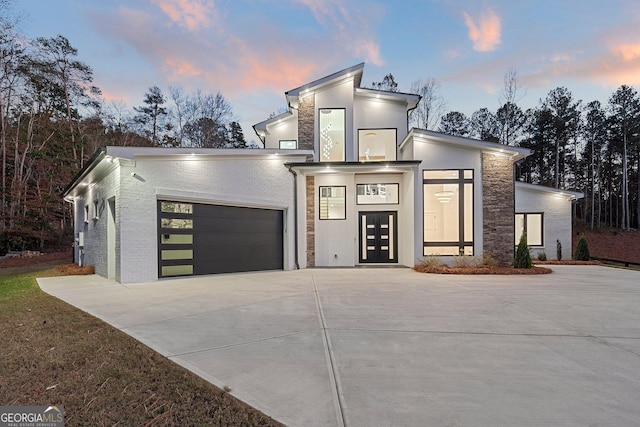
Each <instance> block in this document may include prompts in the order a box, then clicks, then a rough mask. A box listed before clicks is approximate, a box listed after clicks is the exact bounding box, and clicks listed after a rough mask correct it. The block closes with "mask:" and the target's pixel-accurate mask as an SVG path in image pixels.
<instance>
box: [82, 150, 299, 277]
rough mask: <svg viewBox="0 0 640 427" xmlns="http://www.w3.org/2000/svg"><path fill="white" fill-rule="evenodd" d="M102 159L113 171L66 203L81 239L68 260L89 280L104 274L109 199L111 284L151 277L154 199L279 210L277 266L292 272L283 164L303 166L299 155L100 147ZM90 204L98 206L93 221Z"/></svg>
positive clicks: (289, 187)
mask: <svg viewBox="0 0 640 427" xmlns="http://www.w3.org/2000/svg"><path fill="white" fill-rule="evenodd" d="M106 153H107V155H108V156H113V158H114V159H116V161H115V163H114V166H113V167H112V168H111V170H110V171H109V172H108V173H106V174H105V175H104V176H101V177H98V178H96V181H95V182H91V183H89V185H87V186H86V187H83V189H82V190H80V189H79V188H78V187H79V186H77V187H76V189H77V191H78V193H79V194H78V195H77V196H76V197H75V203H74V204H75V221H76V224H75V227H76V236H77V235H78V232H83V233H84V246H83V247H82V248H79V247H76V252H77V254H78V256H79V257H77V258H76V259H78V260H81V262H82V263H83V264H87V265H89V264H92V265H94V266H95V268H96V273H97V274H100V275H102V276H107V277H108V276H109V265H108V264H109V254H108V251H109V245H108V242H107V241H108V220H109V215H108V212H107V209H109V199H112V201H113V200H115V207H116V215H115V230H116V232H115V257H114V258H113V262H114V263H115V265H116V266H117V268H116V269H115V279H116V280H118V281H119V282H121V283H131V282H145V281H153V280H157V278H158V254H157V239H158V231H157V201H158V200H162V199H164V200H177V201H188V202H194V203H207V204H223V205H232V206H244V207H256V208H267V209H276V210H282V211H283V213H284V247H285V254H284V268H285V269H292V268H294V264H295V261H294V260H295V254H294V247H295V241H294V234H295V233H294V232H293V230H294V226H293V224H294V219H293V212H294V197H293V176H292V175H291V174H290V173H289V171H288V170H287V168H286V167H285V166H284V163H286V162H295V161H305V159H306V155H305V153H302V152H299V151H298V152H291V153H288V154H287V155H276V154H275V153H271V152H268V151H264V150H260V151H253V150H197V152H195V154H193V155H192V154H190V152H189V151H188V150H184V149H182V150H169V149H152V150H149V149H141V148H137V149H136V148H122V147H108V148H107V151H106ZM108 161H109V160H102V162H108ZM94 201H97V203H98V206H99V212H98V216H97V219H93V218H94V216H95V212H94ZM86 205H88V206H89V211H90V215H89V216H90V218H89V221H88V222H87V223H85V222H84V210H85V206H86Z"/></svg>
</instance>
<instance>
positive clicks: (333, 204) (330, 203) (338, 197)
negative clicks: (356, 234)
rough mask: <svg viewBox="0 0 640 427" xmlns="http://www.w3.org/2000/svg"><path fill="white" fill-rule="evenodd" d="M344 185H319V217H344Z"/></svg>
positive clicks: (345, 213)
mask: <svg viewBox="0 0 640 427" xmlns="http://www.w3.org/2000/svg"><path fill="white" fill-rule="evenodd" d="M346 192H347V187H346V186H336V187H320V205H319V209H320V219H346V218H347V209H346Z"/></svg>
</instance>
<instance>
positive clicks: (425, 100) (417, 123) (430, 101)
mask: <svg viewBox="0 0 640 427" xmlns="http://www.w3.org/2000/svg"><path fill="white" fill-rule="evenodd" d="M410 92H411V93H415V94H417V95H420V97H421V99H420V102H419V103H418V106H417V107H416V108H415V109H414V110H413V112H412V113H411V118H410V123H411V126H413V127H417V128H421V129H428V130H432V129H435V128H436V126H437V124H438V121H439V120H440V117H441V116H442V112H443V111H444V107H445V104H446V103H445V101H444V98H443V97H442V95H440V83H438V81H437V80H436V79H435V78H433V77H430V78H427V79H424V80H416V81H415V82H413V83H411V89H410Z"/></svg>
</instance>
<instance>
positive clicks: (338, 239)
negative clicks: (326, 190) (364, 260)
mask: <svg viewBox="0 0 640 427" xmlns="http://www.w3.org/2000/svg"><path fill="white" fill-rule="evenodd" d="M324 186H346V193H345V198H346V199H345V204H346V219H320V206H319V205H320V203H319V194H320V190H319V187H324ZM315 198H316V200H315V210H314V221H315V231H316V232H315V240H316V266H322V267H328V266H331V267H336V266H341V267H343V266H353V265H355V262H354V254H356V253H357V252H356V251H357V241H355V238H354V236H355V232H356V230H357V229H358V218H357V214H356V213H355V210H356V209H355V206H356V204H355V198H356V193H355V186H354V180H353V175H316V177H315Z"/></svg>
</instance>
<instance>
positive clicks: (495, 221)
mask: <svg viewBox="0 0 640 427" xmlns="http://www.w3.org/2000/svg"><path fill="white" fill-rule="evenodd" d="M514 192H515V187H514V182H513V162H512V160H511V159H510V158H509V157H506V156H496V155H493V154H486V153H482V215H483V224H482V235H483V237H482V238H483V241H484V250H485V251H487V252H489V253H490V254H491V255H493V257H495V258H496V259H497V260H498V261H499V262H500V263H501V264H503V265H509V264H513V253H514V248H515V244H514V238H515V237H514V236H515V224H514V220H515V219H514V214H515V199H514V196H515V193H514Z"/></svg>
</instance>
